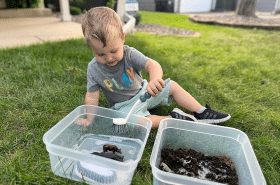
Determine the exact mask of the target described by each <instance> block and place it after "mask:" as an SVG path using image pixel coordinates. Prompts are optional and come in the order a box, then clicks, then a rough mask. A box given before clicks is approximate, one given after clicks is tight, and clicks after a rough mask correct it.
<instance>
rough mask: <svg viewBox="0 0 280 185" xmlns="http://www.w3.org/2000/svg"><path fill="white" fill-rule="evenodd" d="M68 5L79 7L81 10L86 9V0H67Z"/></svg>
mask: <svg viewBox="0 0 280 185" xmlns="http://www.w3.org/2000/svg"><path fill="white" fill-rule="evenodd" d="M69 4H70V6H75V7H78V8H80V9H81V11H83V10H84V9H86V1H85V0H69Z"/></svg>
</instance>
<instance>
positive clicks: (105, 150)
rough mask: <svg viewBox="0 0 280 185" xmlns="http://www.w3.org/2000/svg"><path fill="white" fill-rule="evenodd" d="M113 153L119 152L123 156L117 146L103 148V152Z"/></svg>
mask: <svg viewBox="0 0 280 185" xmlns="http://www.w3.org/2000/svg"><path fill="white" fill-rule="evenodd" d="M108 150H109V151H113V153H115V152H118V153H120V154H122V151H121V149H119V148H118V147H117V146H116V145H108V144H107V145H104V146H103V152H107V151H108Z"/></svg>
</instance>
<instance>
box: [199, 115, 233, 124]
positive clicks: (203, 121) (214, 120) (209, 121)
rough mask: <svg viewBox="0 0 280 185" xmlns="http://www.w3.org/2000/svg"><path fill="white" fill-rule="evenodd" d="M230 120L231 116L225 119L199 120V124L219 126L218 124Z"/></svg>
mask: <svg viewBox="0 0 280 185" xmlns="http://www.w3.org/2000/svg"><path fill="white" fill-rule="evenodd" d="M230 118H231V116H230V115H228V116H227V117H225V118H223V119H200V120H198V122H200V123H208V124H217V123H222V122H225V121H227V120H229V119H230Z"/></svg>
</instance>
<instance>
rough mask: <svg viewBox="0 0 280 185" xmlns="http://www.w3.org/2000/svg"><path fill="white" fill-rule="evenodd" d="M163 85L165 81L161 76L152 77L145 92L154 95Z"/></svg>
mask: <svg viewBox="0 0 280 185" xmlns="http://www.w3.org/2000/svg"><path fill="white" fill-rule="evenodd" d="M164 87H165V82H164V80H163V79H161V78H154V79H152V80H151V81H150V82H149V83H148V85H147V92H148V93H149V94H150V95H152V96H153V97H156V96H157V95H158V93H159V92H161V91H162V88H164Z"/></svg>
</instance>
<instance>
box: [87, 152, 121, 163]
mask: <svg viewBox="0 0 280 185" xmlns="http://www.w3.org/2000/svg"><path fill="white" fill-rule="evenodd" d="M91 154H94V155H98V156H101V157H106V158H109V159H113V160H116V161H121V162H123V160H124V156H119V155H118V154H112V153H105V152H101V153H98V152H92V153H91Z"/></svg>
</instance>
